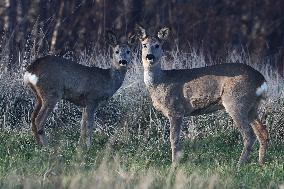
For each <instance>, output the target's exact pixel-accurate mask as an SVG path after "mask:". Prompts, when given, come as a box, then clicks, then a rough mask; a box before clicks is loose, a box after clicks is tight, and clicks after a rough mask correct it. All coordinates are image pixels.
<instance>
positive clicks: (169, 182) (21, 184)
mask: <svg viewBox="0 0 284 189" xmlns="http://www.w3.org/2000/svg"><path fill="white" fill-rule="evenodd" d="M78 133H79V128H78V131H76V132H75V133H73V134H68V133H67V134H66V135H65V136H62V135H59V136H58V138H57V140H56V141H55V142H53V143H52V144H51V145H50V146H49V147H46V148H40V147H38V146H37V145H35V142H34V140H33V137H32V135H31V134H30V133H23V132H21V133H17V132H15V131H13V132H9V131H7V130H2V131H1V132H0V141H1V145H0V188H279V186H280V185H281V184H282V186H283V183H284V164H283V161H284V147H283V145H273V144H270V146H269V150H268V154H267V163H266V165H265V166H264V167H260V166H258V164H257V156H258V155H257V146H258V144H256V145H255V146H254V148H253V152H252V154H251V156H250V162H249V164H248V165H246V166H243V167H242V168H241V169H239V170H238V169H237V168H236V162H237V160H238V157H239V155H240V151H241V148H242V143H241V141H240V137H239V134H238V133H237V132H234V131H232V132H230V133H220V134H218V135H212V136H209V137H206V138H199V139H196V140H193V141H189V140H183V141H182V147H183V157H182V160H181V163H180V164H179V166H178V167H177V168H175V169H173V168H172V167H171V161H170V147H169V144H163V142H162V141H161V140H160V139H159V138H153V139H150V140H146V139H145V138H143V137H141V138H135V139H134V137H131V136H128V137H125V136H124V137H122V136H120V137H117V138H116V140H113V139H110V138H108V137H107V136H105V135H104V134H102V133H96V134H95V139H94V145H93V146H92V149H90V150H89V151H87V150H86V149H81V148H79V147H78V145H77V140H78V137H79V136H78ZM110 141H111V142H110Z"/></svg>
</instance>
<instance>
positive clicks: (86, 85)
mask: <svg viewBox="0 0 284 189" xmlns="http://www.w3.org/2000/svg"><path fill="white" fill-rule="evenodd" d="M107 37H108V39H109V40H110V43H111V45H112V48H113V62H112V68H110V69H101V68H97V67H88V66H84V65H81V64H78V63H76V62H73V61H70V60H66V59H64V58H60V57H56V56H46V57H43V58H39V59H37V60H36V61H35V62H33V63H32V64H31V65H30V66H28V68H27V72H28V73H29V74H32V75H35V76H36V77H37V78H38V80H37V83H36V84H33V83H32V82H28V85H29V86H30V88H31V89H32V91H33V92H34V94H35V96H36V101H37V102H36V106H35V109H34V111H33V113H32V131H33V133H34V135H35V138H36V141H37V142H38V143H39V144H46V143H47V142H46V139H45V133H44V123H45V121H46V119H47V117H48V115H49V114H50V112H51V111H52V110H53V108H54V107H55V105H56V103H57V102H58V101H59V100H61V99H65V100H68V101H70V102H73V103H74V104H76V105H78V106H80V107H82V108H83V113H82V121H81V137H80V142H81V143H82V142H86V144H87V146H88V147H89V146H90V145H91V142H92V136H93V133H92V132H93V124H94V113H95V110H96V108H97V107H98V105H99V104H100V102H102V101H105V100H107V99H108V98H110V97H111V96H112V95H113V94H114V93H115V92H116V91H117V90H118V89H119V88H120V86H121V85H122V82H123V80H124V77H125V74H126V71H127V65H128V64H129V63H130V56H131V55H130V48H129V46H128V45H127V44H118V43H117V39H116V36H115V34H114V33H112V32H108V36H107ZM131 37H132V36H131ZM86 137H87V141H85V140H86Z"/></svg>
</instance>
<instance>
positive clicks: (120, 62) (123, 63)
mask: <svg viewBox="0 0 284 189" xmlns="http://www.w3.org/2000/svg"><path fill="white" fill-rule="evenodd" d="M119 64H120V65H122V66H125V65H126V64H127V61H126V60H120V61H119Z"/></svg>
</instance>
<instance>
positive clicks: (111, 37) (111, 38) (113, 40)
mask: <svg viewBox="0 0 284 189" xmlns="http://www.w3.org/2000/svg"><path fill="white" fill-rule="evenodd" d="M106 41H107V42H108V43H109V44H110V45H112V46H116V45H117V37H116V35H115V33H114V32H113V31H110V30H108V31H107V32H106Z"/></svg>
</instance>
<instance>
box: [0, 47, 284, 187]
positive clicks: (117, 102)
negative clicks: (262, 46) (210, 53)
mask: <svg viewBox="0 0 284 189" xmlns="http://www.w3.org/2000/svg"><path fill="white" fill-rule="evenodd" d="M4 46H5V45H4ZM190 51H191V52H190V53H183V52H180V51H179V50H178V47H176V49H174V50H172V51H170V52H168V54H169V56H171V58H172V59H173V60H174V61H173V64H168V65H167V64H166V62H164V65H163V66H164V68H166V69H172V68H178V69H181V68H191V67H201V66H205V62H206V61H205V60H207V59H208V60H210V58H208V57H207V56H206V57H205V56H204V55H203V54H202V51H196V50H195V49H190ZM5 52H6V51H1V52H0V55H1V56H0V57H2V59H0V71H1V72H0V141H1V144H0V188H5V189H6V188H7V189H9V188H21V189H22V188H25V189H31V188H56V189H57V188H71V189H73V188H74V189H75V188H86V189H87V188H95V189H97V188H98V189H109V188H119V189H120V188H139V189H140V188H141V189H146V188H147V189H148V188H153V189H154V188H157V189H160V188H166V189H172V188H176V189H182V188H280V189H283V188H284V164H283V162H284V145H283V141H284V127H283V124H284V120H283V117H284V99H283V98H281V95H283V86H284V85H283V83H284V80H283V78H281V76H279V75H277V74H275V73H274V72H273V70H271V69H270V67H269V66H267V65H266V64H264V63H265V62H266V60H267V59H262V58H261V57H260V58H258V59H257V60H256V59H255V57H252V56H250V55H249V54H247V53H245V52H241V53H236V52H234V53H231V54H228V57H225V58H224V60H225V61H226V62H244V63H247V64H250V65H252V66H254V67H255V68H256V69H258V70H260V71H261V72H262V73H263V74H264V75H265V77H266V79H267V80H268V83H269V86H270V91H271V92H270V93H271V94H270V95H269V98H268V99H267V101H266V103H263V104H262V106H261V109H260V112H261V113H265V114H266V115H267V116H266V119H265V122H266V126H267V128H268V130H269V133H270V139H271V140H270V146H269V150H268V153H267V161H266V162H267V163H266V165H265V166H264V167H260V166H258V164H257V157H258V152H257V149H258V147H257V146H258V144H255V146H254V148H253V152H252V154H251V156H250V162H249V163H248V164H247V165H245V166H244V167H242V168H241V169H237V167H236V164H237V161H238V158H239V155H240V153H241V149H242V140H241V136H240V134H239V132H238V131H237V130H236V129H235V128H234V126H233V122H232V120H231V119H230V118H228V115H227V114H226V113H224V112H221V111H220V112H216V113H215V114H210V115H201V116H197V117H187V118H184V128H183V130H182V133H181V141H182V149H183V155H182V159H181V162H180V164H179V165H178V166H177V167H176V168H173V167H171V159H170V157H171V153H170V146H169V144H168V143H164V142H163V140H162V138H163V137H162V136H163V130H164V126H165V125H166V124H168V121H167V119H165V118H164V117H163V116H162V115H161V114H160V113H158V112H157V111H155V110H154V109H153V107H152V104H151V100H150V98H149V96H148V93H147V92H146V89H145V86H144V84H143V80H142V78H143V71H142V69H141V63H140V60H139V55H137V54H136V53H135V54H134V55H133V64H132V67H131V69H130V70H128V73H127V75H126V78H125V82H124V84H123V86H122V87H121V89H120V90H119V91H117V93H116V94H115V95H114V96H113V98H112V99H110V100H109V101H108V103H107V104H105V105H104V106H102V107H100V108H99V110H98V111H97V114H96V119H95V121H96V125H97V130H96V132H95V137H94V141H93V146H92V148H91V149H90V150H86V149H84V148H81V147H79V146H78V144H77V141H78V139H79V127H80V126H79V125H80V119H81V112H80V110H79V109H78V108H77V107H76V106H74V105H72V104H71V103H68V102H65V101H61V102H60V103H58V106H57V107H58V108H56V109H55V110H54V111H53V113H52V114H51V115H50V116H49V119H48V120H47V123H46V125H45V127H46V129H47V134H48V137H49V141H50V146H49V147H44V148H40V147H38V146H37V145H36V144H35V141H34V139H33V136H32V134H31V131H30V119H31V118H30V117H31V112H32V109H33V106H34V97H33V95H32V94H31V92H30V91H29V90H27V88H26V87H25V86H23V82H22V75H23V72H24V66H23V65H22V63H24V64H29V63H30V62H31V60H32V59H34V57H35V56H38V53H36V52H39V51H37V50H35V51H30V54H29V56H28V55H26V54H28V52H29V51H28V52H22V51H20V52H19V62H18V63H15V64H14V65H13V66H14V67H13V66H11V65H9V64H8V65H9V66H8V65H7V59H5V58H3V57H7V54H5ZM3 53H4V54H3ZM70 56H71V57H70ZM70 56H69V54H67V55H66V56H64V57H66V58H74V57H72V55H70ZM75 56H76V55H75ZM75 59H76V60H78V61H79V62H80V63H81V64H87V65H97V66H99V67H107V66H106V65H108V64H107V62H108V61H109V56H108V55H107V56H105V54H104V53H103V52H101V51H100V50H99V48H94V52H93V53H91V54H87V53H86V52H82V53H81V54H80V55H78V56H76V57H75ZM20 60H23V62H21V61H20ZM253 62H259V64H258V65H254V64H253ZM211 63H214V62H211ZM8 67H9V69H10V70H9V69H8ZM11 68H12V69H11Z"/></svg>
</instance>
